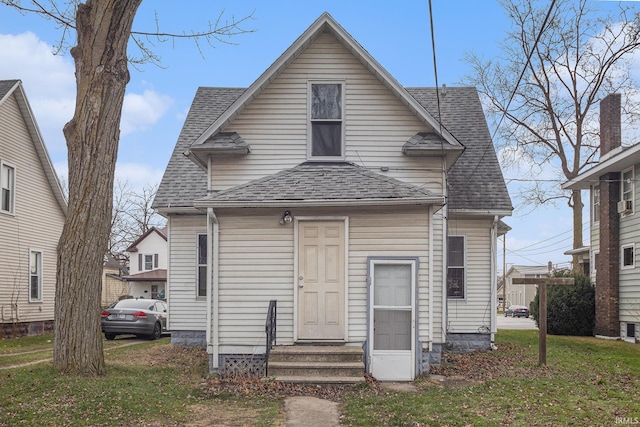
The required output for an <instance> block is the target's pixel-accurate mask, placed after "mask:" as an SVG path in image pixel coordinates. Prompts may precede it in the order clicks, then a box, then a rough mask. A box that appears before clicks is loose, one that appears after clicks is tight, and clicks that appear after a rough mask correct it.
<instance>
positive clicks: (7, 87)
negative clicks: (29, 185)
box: [0, 80, 67, 215]
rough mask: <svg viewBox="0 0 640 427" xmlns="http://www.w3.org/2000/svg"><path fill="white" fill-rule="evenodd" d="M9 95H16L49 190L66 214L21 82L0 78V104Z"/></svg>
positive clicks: (54, 174) (55, 176)
mask: <svg viewBox="0 0 640 427" xmlns="http://www.w3.org/2000/svg"><path fill="white" fill-rule="evenodd" d="M11 95H14V96H15V97H16V101H17V102H18V107H19V108H20V113H21V114H22V118H23V119H24V122H25V124H26V126H27V130H28V131H29V135H30V137H31V140H32V141H33V144H34V146H35V149H36V152H37V153H38V158H39V160H40V164H41V165H42V169H43V170H44V173H45V176H46V178H47V181H48V182H49V186H50V187H51V191H52V192H53V195H54V197H55V199H56V201H57V202H58V205H59V206H60V209H61V210H62V212H63V213H64V214H65V215H66V213H67V198H66V197H65V195H64V193H63V191H62V187H61V186H60V181H59V180H58V175H57V174H56V171H55V169H54V167H53V163H51V158H50V157H49V152H48V151H47V147H46V146H45V145H44V141H43V140H42V135H41V134H40V129H39V128H38V124H37V123H36V119H35V116H34V115H33V111H32V110H31V106H30V105H29V101H28V100H27V95H26V93H25V91H24V88H23V86H22V82H21V81H20V80H0V105H2V104H3V103H4V102H5V101H6V100H7V99H9V97H10V96H11Z"/></svg>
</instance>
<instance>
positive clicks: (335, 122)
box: [308, 83, 344, 160]
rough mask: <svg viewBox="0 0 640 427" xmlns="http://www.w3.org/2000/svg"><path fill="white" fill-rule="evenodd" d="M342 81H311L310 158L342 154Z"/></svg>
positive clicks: (326, 157)
mask: <svg viewBox="0 0 640 427" xmlns="http://www.w3.org/2000/svg"><path fill="white" fill-rule="evenodd" d="M343 119H344V112H343V85H342V83H311V87H310V99H309V121H310V146H309V153H308V157H309V158H310V159H312V158H314V159H325V160H335V159H342V158H343V157H344V143H343V137H342V136H343V132H344V129H343Z"/></svg>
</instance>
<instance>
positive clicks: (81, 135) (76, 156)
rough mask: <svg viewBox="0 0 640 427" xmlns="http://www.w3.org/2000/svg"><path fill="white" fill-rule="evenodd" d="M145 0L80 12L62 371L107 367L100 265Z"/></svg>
mask: <svg viewBox="0 0 640 427" xmlns="http://www.w3.org/2000/svg"><path fill="white" fill-rule="evenodd" d="M141 1H142V0H99V1H93V0H87V2H86V3H81V4H79V5H78V9H77V12H76V30H77V37H78V40H77V46H75V47H74V48H73V49H72V50H71V54H72V56H73V58H74V60H75V65H76V81H77V98H76V107H75V113H74V116H73V118H72V119H71V121H70V122H69V123H67V124H66V125H65V128H64V134H65V137H66V140H67V148H68V152H69V159H68V160H69V207H68V213H67V219H66V222H65V225H64V229H63V232H62V236H61V237H60V241H59V243H58V272H57V286H56V298H55V342H54V353H53V356H54V366H55V367H56V369H58V370H59V371H60V372H62V373H69V374H81V375H103V374H104V373H105V363H104V356H103V353H102V335H101V330H100V293H101V290H102V282H101V279H102V264H103V258H104V255H105V253H106V250H107V244H108V238H109V227H110V223H111V209H112V204H113V197H112V196H113V180H114V171H115V164H116V157H117V153H118V140H119V138H120V117H121V113H122V104H123V101H124V93H125V88H126V85H127V83H128V82H129V71H128V68H127V66H128V62H127V43H128V41H129V37H130V34H131V27H132V24H133V19H134V17H135V14H136V12H137V9H138V6H139V5H140V3H141Z"/></svg>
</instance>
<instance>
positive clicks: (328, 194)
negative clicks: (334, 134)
mask: <svg viewBox="0 0 640 427" xmlns="http://www.w3.org/2000/svg"><path fill="white" fill-rule="evenodd" d="M388 204H393V205H431V204H436V205H443V204H444V197H443V196H441V195H437V194H434V193H432V192H430V191H428V190H426V189H424V188H422V187H418V186H415V185H411V184H407V183H406V182H402V181H399V180H397V179H394V178H390V177H387V176H383V175H380V174H378V173H375V172H372V171H370V170H368V169H366V168H364V167H362V166H358V165H354V164H352V163H347V162H345V163H319V162H305V163H302V164H300V165H298V166H296V167H294V168H291V169H286V170H283V171H280V172H278V173H275V174H273V175H269V176H266V177H264V178H259V179H255V180H253V181H250V182H248V183H246V184H243V185H239V186H237V187H232V188H230V189H228V190H224V191H220V192H218V193H215V194H213V195H211V196H208V197H206V198H204V199H201V200H198V201H197V202H196V204H195V205H196V207H214V208H225V207H267V206H269V207H293V206H296V205H300V206H346V205H348V206H355V205H368V206H372V205H388Z"/></svg>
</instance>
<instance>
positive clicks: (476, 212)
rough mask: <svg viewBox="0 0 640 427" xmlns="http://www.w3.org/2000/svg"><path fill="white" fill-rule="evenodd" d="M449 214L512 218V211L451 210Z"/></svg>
mask: <svg viewBox="0 0 640 427" xmlns="http://www.w3.org/2000/svg"><path fill="white" fill-rule="evenodd" d="M449 213H452V214H459V215H466V216H495V215H498V216H499V217H503V216H511V214H512V211H511V210H504V209H449Z"/></svg>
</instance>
